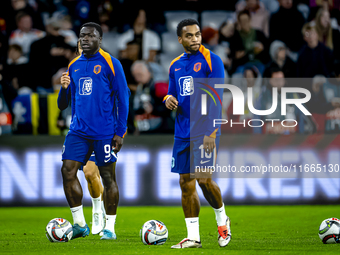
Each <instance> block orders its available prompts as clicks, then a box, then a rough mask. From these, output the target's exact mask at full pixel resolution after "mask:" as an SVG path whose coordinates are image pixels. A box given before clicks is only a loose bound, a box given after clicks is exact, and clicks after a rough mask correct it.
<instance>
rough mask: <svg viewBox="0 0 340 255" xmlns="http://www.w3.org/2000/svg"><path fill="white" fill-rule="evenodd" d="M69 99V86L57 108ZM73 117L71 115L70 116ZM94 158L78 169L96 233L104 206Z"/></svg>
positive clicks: (100, 227)
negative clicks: (89, 201)
mask: <svg viewBox="0 0 340 255" xmlns="http://www.w3.org/2000/svg"><path fill="white" fill-rule="evenodd" d="M82 52H83V51H82V49H81V47H80V42H79V41H78V44H77V56H79V55H81V54H82ZM70 101H71V90H70V86H69V87H68V88H67V89H61V90H60V91H59V96H58V108H59V109H60V110H61V111H62V110H65V109H66V108H67V107H68V106H69V104H70ZM72 117H73V116H72ZM95 162H96V158H95V155H94V153H93V154H92V155H91V157H90V159H89V160H88V161H87V163H86V165H85V166H83V168H81V169H80V170H83V172H84V175H85V179H86V181H87V186H88V190H89V193H90V195H91V200H92V229H91V230H92V234H93V235H96V234H99V233H101V234H102V233H103V232H101V231H102V230H103V229H104V227H105V217H106V216H105V207H104V202H103V190H104V188H103V185H102V181H101V178H100V173H99V169H98V166H96V164H95Z"/></svg>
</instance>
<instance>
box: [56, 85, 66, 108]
mask: <svg viewBox="0 0 340 255" xmlns="http://www.w3.org/2000/svg"><path fill="white" fill-rule="evenodd" d="M57 101H58V108H59V109H60V110H61V111H62V110H65V109H66V108H67V107H68V105H69V89H63V88H61V89H60V91H59V95H58V100H57Z"/></svg>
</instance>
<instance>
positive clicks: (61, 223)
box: [46, 218, 73, 242]
mask: <svg viewBox="0 0 340 255" xmlns="http://www.w3.org/2000/svg"><path fill="white" fill-rule="evenodd" d="M72 235H73V228H72V225H71V223H70V222H69V221H68V220H65V219H63V218H55V219H52V220H50V222H49V223H48V224H47V226H46V237H47V239H48V240H50V241H51V242H68V241H69V240H71V239H72Z"/></svg>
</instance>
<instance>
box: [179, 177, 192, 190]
mask: <svg viewBox="0 0 340 255" xmlns="http://www.w3.org/2000/svg"><path fill="white" fill-rule="evenodd" d="M179 185H180V187H181V190H182V193H193V192H194V191H195V190H196V183H195V180H194V179H190V178H182V177H181V178H180V179H179Z"/></svg>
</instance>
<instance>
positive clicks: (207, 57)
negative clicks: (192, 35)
mask: <svg viewBox="0 0 340 255" xmlns="http://www.w3.org/2000/svg"><path fill="white" fill-rule="evenodd" d="M199 51H200V52H201V53H202V54H203V56H204V58H205V60H206V61H207V63H208V65H209V67H210V71H211V72H212V66H211V57H210V50H208V49H206V48H205V47H204V46H203V45H201V47H200V49H199Z"/></svg>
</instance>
